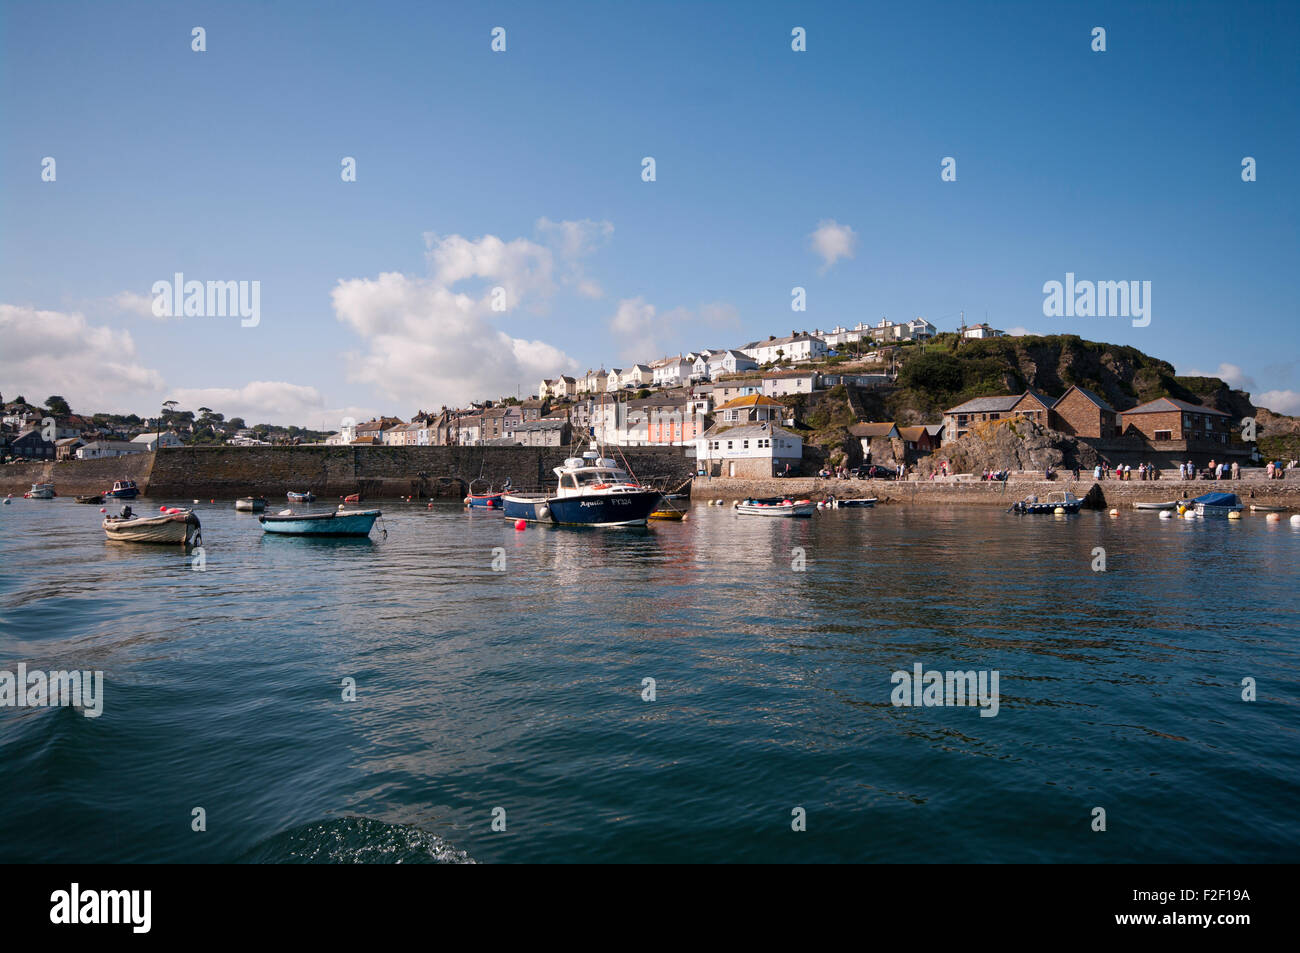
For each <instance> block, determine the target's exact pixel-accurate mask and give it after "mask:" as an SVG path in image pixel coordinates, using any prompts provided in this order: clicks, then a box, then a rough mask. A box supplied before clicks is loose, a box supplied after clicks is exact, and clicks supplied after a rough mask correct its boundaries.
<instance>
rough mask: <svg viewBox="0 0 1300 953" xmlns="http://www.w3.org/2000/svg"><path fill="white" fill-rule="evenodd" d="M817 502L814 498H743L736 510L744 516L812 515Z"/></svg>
mask: <svg viewBox="0 0 1300 953" xmlns="http://www.w3.org/2000/svg"><path fill="white" fill-rule="evenodd" d="M816 510H817V504H816V503H814V502H813V501H812V500H791V499H782V498H781V497H776V496H774V497H769V498H766V499H749V500H742V501H740V502H738V503H737V504H736V512H737V513H739V514H741V515H742V516H812V515H813V513H814V512H816Z"/></svg>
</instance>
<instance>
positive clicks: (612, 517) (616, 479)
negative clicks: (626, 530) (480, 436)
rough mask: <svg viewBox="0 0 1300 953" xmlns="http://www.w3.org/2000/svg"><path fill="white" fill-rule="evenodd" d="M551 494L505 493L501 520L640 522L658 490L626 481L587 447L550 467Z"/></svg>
mask: <svg viewBox="0 0 1300 953" xmlns="http://www.w3.org/2000/svg"><path fill="white" fill-rule="evenodd" d="M554 472H555V475H556V477H558V478H559V486H558V487H557V488H556V491H555V493H553V494H546V493H506V494H504V495H503V496H502V499H501V502H502V507H503V508H504V510H505V515H506V518H507V519H516V520H527V521H528V522H530V523H556V524H559V525H561V526H644V525H645V522H646V520H647V519H648V518H649V517H650V514H651V512H653V511H654V509H655V507H656V506H657V505H658V504H659V497H660V495H661V494H660V492H659V491H658V490H655V489H651V488H650V487H645V486H641V485H640V484H639V483H634V482H632V477H631V476H630V475H629V474H628V472H627V471H626V470H624V469H621V468H620V467H619V466H618V464H617V463H616V462H615V461H613V460H611V459H609V458H607V457H601V456H599V454H597V452H596V451H594V450H590V451H588V452H586V453H584V454H583V455H582V456H581V457H569V458H568V459H566V460H565V461H564V465H563V466H559V467H555V469H554Z"/></svg>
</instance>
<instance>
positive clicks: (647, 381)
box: [619, 364, 655, 388]
mask: <svg viewBox="0 0 1300 953" xmlns="http://www.w3.org/2000/svg"><path fill="white" fill-rule="evenodd" d="M619 379H620V380H621V381H622V384H623V386H624V387H630V388H641V387H649V386H650V385H651V384H653V383H654V380H655V373H654V370H653V369H652V368H651V367H650V365H649V364H633V365H632V366H631V367H629V368H628V369H627V370H625V371H624V372H623V373H622V374H621V375H620V376H619Z"/></svg>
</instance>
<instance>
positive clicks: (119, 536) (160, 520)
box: [104, 506, 202, 546]
mask: <svg viewBox="0 0 1300 953" xmlns="http://www.w3.org/2000/svg"><path fill="white" fill-rule="evenodd" d="M200 530H201V528H200V526H199V518H198V517H197V516H195V515H194V511H193V510H183V509H179V508H175V507H173V508H171V509H168V510H167V511H166V512H163V513H160V514H159V515H157V516H135V515H133V514H132V513H131V507H129V506H126V507H123V508H122V512H121V514H120V515H118V516H108V517H105V518H104V535H105V536H107V537H108V538H109V539H111V540H115V541H117V542H121V543H157V544H169V545H172V546H176V545H189V544H192V543H199V542H201V541H202V538H201V535H200Z"/></svg>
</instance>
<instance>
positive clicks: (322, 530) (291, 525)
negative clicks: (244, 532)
mask: <svg viewBox="0 0 1300 953" xmlns="http://www.w3.org/2000/svg"><path fill="white" fill-rule="evenodd" d="M382 515H383V514H382V513H380V511H379V510H334V511H333V512H329V513H294V512H292V511H289V510H286V511H284V512H282V513H276V514H274V515H266V516H259V517H258V521H259V522H261V524H262V529H263V530H264V531H265V532H267V533H279V534H281V535H284V536H369V535H370V529H371V527H373V526H374V525H375V520H377V519H378V518H379V517H380V516H382Z"/></svg>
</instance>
